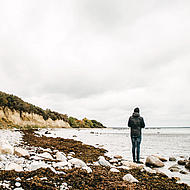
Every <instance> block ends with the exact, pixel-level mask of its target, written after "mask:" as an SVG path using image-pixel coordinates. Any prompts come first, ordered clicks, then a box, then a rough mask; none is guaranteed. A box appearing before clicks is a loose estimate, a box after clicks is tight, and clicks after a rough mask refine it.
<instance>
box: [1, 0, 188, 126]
mask: <svg viewBox="0 0 190 190" xmlns="http://www.w3.org/2000/svg"><path fill="white" fill-rule="evenodd" d="M189 8H190V2H189V1H183V2H181V1H177V0H176V1H172V2H171V1H151V2H147V1H144V0H143V1H131V0H127V1H124V0H122V1H119V2H118V1H115V0H111V1H110V0H109V1H108V0H103V1H102V0H101V1H100V0H97V1H92V0H82V1H80V2H79V1H76V0H71V1H56V2H55V1H48V2H46V1H43V0H42V1H30V2H28V1H27V2H26V1H23V0H19V1H17V2H15V1H11V0H10V1H2V2H1V3H0V80H1V81H3V82H2V83H1V89H0V90H2V91H5V92H8V93H13V94H15V95H18V96H20V97H21V98H23V99H24V100H26V101H29V102H31V103H33V104H36V105H39V106H42V107H43V108H44V109H45V108H51V109H52V110H55V111H60V112H63V113H68V115H73V116H75V117H79V118H83V117H89V118H91V119H97V120H100V121H101V122H103V123H104V124H106V125H107V126H115V125H126V120H127V118H128V117H129V115H130V114H131V112H132V110H133V108H134V107H136V106H139V107H140V108H141V110H142V114H143V115H144V116H145V118H146V122H147V124H148V125H189V122H190V120H189V117H188V113H189V112H190V106H189V103H190V102H189V95H190V90H189V88H188V85H189V82H190V77H189V73H188V71H189V70H190V66H189V63H188V60H189V59H190V53H189V52H190V45H189V44H190V38H189V33H190V23H189V18H190V12H189Z"/></svg>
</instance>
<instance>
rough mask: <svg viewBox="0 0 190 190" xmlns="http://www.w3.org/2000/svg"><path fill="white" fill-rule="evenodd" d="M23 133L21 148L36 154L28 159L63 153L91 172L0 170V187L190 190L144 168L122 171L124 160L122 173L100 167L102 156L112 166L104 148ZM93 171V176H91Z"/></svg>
mask: <svg viewBox="0 0 190 190" xmlns="http://www.w3.org/2000/svg"><path fill="white" fill-rule="evenodd" d="M47 132H48V131H47ZM22 133H23V136H22V142H21V144H19V146H21V145H22V148H24V149H28V150H29V149H31V150H32V152H33V154H31V153H30V157H28V158H25V159H29V160H30V161H31V162H33V159H32V157H31V156H33V157H35V156H36V155H39V154H44V153H45V152H46V153H47V152H48V153H49V154H50V155H51V156H52V157H53V156H54V155H55V153H56V152H62V153H64V154H65V156H66V158H67V160H68V162H69V160H72V159H73V158H77V159H79V160H82V161H83V162H84V163H85V164H86V165H87V167H88V170H87V169H82V168H76V167H73V166H71V167H70V168H65V167H60V168H59V167H57V168H56V167H55V168H54V170H53V169H52V168H51V169H50V168H49V167H47V168H38V169H37V170H32V171H20V172H16V171H13V170H11V171H5V170H1V171H0V181H1V184H2V181H3V180H4V181H5V180H6V181H9V180H10V185H11V187H12V188H13V187H14V188H16V187H17V186H16V184H17V185H18V183H20V188H23V189H61V188H62V189H80V188H82V189H163V187H164V188H165V189H187V190H189V189H190V187H189V186H188V185H186V184H178V183H176V182H177V180H176V179H175V178H168V177H167V176H166V175H164V174H162V173H150V172H147V171H142V168H141V169H140V168H134V169H126V168H124V167H121V166H122V164H121V158H119V159H116V163H115V166H116V169H117V170H119V172H112V171H111V170H110V167H109V166H102V165H100V164H97V161H98V160H99V156H103V157H105V160H106V161H109V162H110V163H111V158H109V157H106V156H105V153H106V152H107V151H106V150H105V149H103V148H95V147H93V146H91V145H86V144H83V143H82V142H80V141H76V140H73V139H63V138H60V137H56V138H53V137H46V136H44V135H42V136H40V135H37V134H36V133H34V130H24V131H22ZM34 150H35V151H36V152H35V151H34ZM112 160H113V159H112ZM43 161H44V163H45V164H47V165H48V164H49V165H50V164H51V163H52V162H54V163H55V164H56V163H59V161H58V160H55V159H54V157H53V160H51V159H47V158H46V159H43ZM90 169H91V170H92V171H91V172H89V170H90ZM126 174H131V175H133V176H134V177H135V178H136V179H137V180H138V181H139V182H138V183H129V182H127V181H124V180H123V177H124V176H125V175H126ZM63 184H64V185H65V186H64V185H63ZM2 187H4V186H2V185H1V188H2ZM4 188H5V187H4ZM14 188H13V189H14ZM5 189H6V188H5ZM7 189H8V188H7Z"/></svg>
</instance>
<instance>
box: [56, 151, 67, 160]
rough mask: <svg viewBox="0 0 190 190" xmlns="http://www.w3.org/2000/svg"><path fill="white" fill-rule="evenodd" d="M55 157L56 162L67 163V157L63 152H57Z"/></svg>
mask: <svg viewBox="0 0 190 190" xmlns="http://www.w3.org/2000/svg"><path fill="white" fill-rule="evenodd" d="M55 157H56V160H59V161H67V157H66V156H65V154H64V153H62V152H57V153H56V155H55Z"/></svg>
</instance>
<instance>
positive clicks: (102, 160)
mask: <svg viewBox="0 0 190 190" xmlns="http://www.w3.org/2000/svg"><path fill="white" fill-rule="evenodd" d="M98 163H99V164H100V165H101V166H106V167H111V164H110V163H109V162H108V161H107V160H106V159H105V158H104V157H103V156H100V157H99V160H98Z"/></svg>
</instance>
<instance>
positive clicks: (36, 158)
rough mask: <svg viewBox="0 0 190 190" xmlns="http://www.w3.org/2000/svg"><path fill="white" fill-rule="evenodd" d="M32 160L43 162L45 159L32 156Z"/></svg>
mask: <svg viewBox="0 0 190 190" xmlns="http://www.w3.org/2000/svg"><path fill="white" fill-rule="evenodd" d="M30 159H31V160H43V159H44V158H42V157H39V156H31V157H30Z"/></svg>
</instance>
